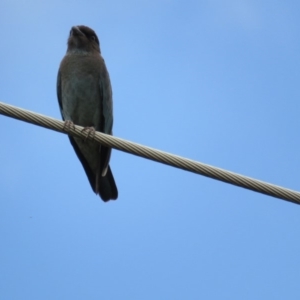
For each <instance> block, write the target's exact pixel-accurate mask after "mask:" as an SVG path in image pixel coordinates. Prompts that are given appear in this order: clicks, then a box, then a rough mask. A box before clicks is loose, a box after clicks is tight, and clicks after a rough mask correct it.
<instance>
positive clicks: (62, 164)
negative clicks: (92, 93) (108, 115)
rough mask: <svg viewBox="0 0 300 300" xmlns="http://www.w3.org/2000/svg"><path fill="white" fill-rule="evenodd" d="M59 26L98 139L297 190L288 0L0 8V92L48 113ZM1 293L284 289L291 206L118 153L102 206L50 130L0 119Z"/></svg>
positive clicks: (254, 294)
mask: <svg viewBox="0 0 300 300" xmlns="http://www.w3.org/2000/svg"><path fill="white" fill-rule="evenodd" d="M73 25H87V26H90V27H91V28H93V29H94V30H95V31H96V32H97V34H98V37H99V39H100V45H101V50H102V54H103V57H104V58H105V61H106V64H107V67H108V70H109V73H110V76H111V81H112V87H113V93H114V134H115V135H116V136H118V137H121V138H124V139H129V140H131V141H134V142H137V143H140V144H144V145H147V146H151V147H155V148H158V149H161V150H164V151H168V152H171V153H174V154H177V155H181V156H184V157H188V158H191V159H195V160H198V161H201V162H204V163H207V164H210V165H213V166H217V167H220V168H224V169H227V170H230V171H233V172H237V173H240V174H243V175H246V176H250V177H254V178H257V179H260V180H264V181H267V182H270V183H274V184H277V185H281V186H284V187H287V188H291V189H294V190H298V191H299V190H300V181H299V173H300V171H299V170H300V160H299V153H300V142H299V128H300V118H299V110H300V107H299V97H300V89H299V78H300V76H299V71H300V41H299V32H300V2H299V1H296V0H294V1H293V0H286V1H277V0H275V1H266V0H256V1H254V0H228V1H225V0H224V1H222V0H210V1H205V0H204V1H192V0H184V1H183V0H182V1H179V0H178V1H175V0H151V1H150V0H144V1H143V0H140V1H138V0H127V1H123V0H119V1H114V0H101V1H89V0H87V1H58V0H52V1H36V0H28V1H12V0H2V1H1V3H0V31H1V47H0V101H2V102H6V103H8V104H12V105H16V106H20V107H22V108H25V109H29V110H32V111H35V112H38V113H41V114H45V115H48V116H51V117H54V118H59V119H60V112H59V108H58V103H57V99H56V75H57V70H58V66H59V63H60V61H61V59H62V57H63V56H64V54H65V51H66V42H67V38H68V34H69V30H70V28H71V26H73ZM0 132H1V147H0V164H1V167H0V182H1V184H0V298H1V299H5V300H6V299H30V300H32V299H75V300H76V299H147V300H148V299H151V300H153V299H272V300H273V299H300V285H299V276H300V255H299V253H300V242H299V240H300V239H299V236H300V207H299V206H297V205H295V204H291V203H288V202H285V201H281V200H278V199H275V198H271V197H268V196H265V195H261V194H258V193H254V192H251V191H248V190H245V189H241V188H238V187H235V186H231V185H228V184H225V183H222V182H219V181H215V180H212V179H209V178H205V177H202V176H199V175H195V174H192V173H188V172H185V171H181V170H178V169H175V168H171V167H168V166H165V165H161V164H158V163H155V162H152V161H149V160H145V159H142V158H139V157H135V156H132V155H129V154H126V153H123V152H119V151H113V153H112V160H111V168H112V171H113V173H114V176H115V180H116V183H117V186H118V189H119V199H118V200H117V201H115V202H109V203H103V202H102V201H101V200H100V198H99V197H98V196H96V195H95V194H94V193H93V192H92V190H91V188H90V185H89V182H88V180H87V178H86V175H85V173H84V170H83V168H82V166H81V164H80V162H79V161H78V159H77V157H76V155H75V153H74V151H73V148H72V147H71V145H70V143H69V140H68V138H67V136H66V135H64V134H59V133H57V132H54V131H50V130H46V129H43V128H41V127H37V126H34V125H31V124H27V123H24V122H21V121H17V120H14V119H10V118H7V117H4V116H0Z"/></svg>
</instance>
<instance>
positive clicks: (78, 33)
mask: <svg viewBox="0 0 300 300" xmlns="http://www.w3.org/2000/svg"><path fill="white" fill-rule="evenodd" d="M71 35H72V36H81V35H84V33H82V32H81V31H80V29H79V28H78V27H77V26H73V27H72V29H71Z"/></svg>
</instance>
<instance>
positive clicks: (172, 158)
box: [0, 102, 300, 204]
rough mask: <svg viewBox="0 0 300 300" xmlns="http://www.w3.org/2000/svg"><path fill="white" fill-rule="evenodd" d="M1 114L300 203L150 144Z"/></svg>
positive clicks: (294, 196)
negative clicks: (144, 144)
mask: <svg viewBox="0 0 300 300" xmlns="http://www.w3.org/2000/svg"><path fill="white" fill-rule="evenodd" d="M0 114H2V115H5V116H8V117H12V118H15V119H18V120H21V121H25V122H28V123H31V124H35V125H38V126H42V127H45V128H48V129H52V130H55V131H59V132H62V133H65V134H69V135H72V136H75V137H80V138H83V139H90V140H94V141H96V142H97V143H100V144H102V145H104V146H108V147H111V148H114V149H117V150H121V151H124V152H127V153H131V154H134V155H137V156H140V157H144V158H147V159H150V160H154V161H157V162H160V163H163V164H166V165H169V166H173V167H176V168H179V169H182V170H186V171H190V172H193V173H196V174H200V175H203V176H206V177H209V178H213V179H217V180H220V181H223V182H227V183H230V184H233V185H236V186H240V187H243V188H245V189H248V190H252V191H255V192H259V193H262V194H265V195H269V196H272V197H275V198H279V199H282V200H286V201H289V202H293V203H296V204H300V193H299V192H296V191H292V190H290V189H286V188H282V187H279V186H276V185H273V184H270V183H266V182H263V181H260V180H257V179H252V178H250V177H246V176H243V175H239V174H236V173H232V172H229V171H226V170H223V169H219V168H216V167H212V166H210V165H207V164H203V163H200V162H197V161H193V160H190V159H187V158H183V157H180V156H177V155H173V154H170V153H166V152H163V151H160V150H156V149H153V148H150V147H146V146H143V145H139V144H137V143H133V142H129V141H126V140H123V139H120V138H117V137H113V136H110V135H107V134H104V133H101V132H95V135H93V136H90V135H89V134H88V132H87V131H83V130H82V129H83V127H81V126H78V125H74V128H69V127H68V128H66V126H64V125H65V123H64V122H63V121H60V120H56V119H53V118H50V117H47V116H44V115H40V114H37V113H34V112H31V111H28V110H25V109H21V108H18V107H15V106H12V105H8V104H5V103H2V102H0Z"/></svg>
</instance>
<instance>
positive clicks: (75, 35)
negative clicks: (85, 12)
mask: <svg viewBox="0 0 300 300" xmlns="http://www.w3.org/2000/svg"><path fill="white" fill-rule="evenodd" d="M95 51H96V52H98V53H100V45H99V39H98V37H97V34H96V33H95V31H94V30H93V29H91V28H89V27H87V26H84V25H80V26H73V27H72V28H71V31H70V36H69V39H68V51H67V52H95Z"/></svg>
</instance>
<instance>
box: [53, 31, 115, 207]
mask: <svg viewBox="0 0 300 300" xmlns="http://www.w3.org/2000/svg"><path fill="white" fill-rule="evenodd" d="M67 46H68V47H67V52H66V54H65V56H64V57H63V59H62V61H61V63H60V66H59V70H58V75H57V98H58V103H59V108H60V112H61V115H62V119H63V120H64V121H65V126H66V127H69V126H72V125H73V126H74V124H76V125H80V126H83V127H84V130H88V131H89V133H95V131H100V132H103V133H106V134H110V135H112V127H113V100H112V87H111V82H110V77H109V73H108V71H107V68H106V65H105V61H104V59H103V57H102V55H101V51H100V44H99V39H98V37H97V34H96V33H95V31H94V30H93V29H91V28H89V27H87V26H85V25H78V26H73V27H72V28H71V30H70V34H69V37H68V42H67ZM69 139H70V142H71V145H72V146H73V148H74V150H75V153H76V155H77V157H78V159H79V160H80V162H81V164H82V166H83V168H84V170H85V173H86V175H87V178H88V180H89V182H90V185H91V187H92V189H93V191H94V192H95V193H96V194H98V195H99V196H100V197H101V199H102V200H103V201H104V202H107V201H109V200H116V199H117V198H118V189H117V186H116V183H115V180H114V177H113V174H112V171H111V168H110V165H109V161H110V156H111V148H109V147H105V146H102V145H99V144H97V143H95V142H93V141H90V140H83V139H80V138H77V137H72V136H70V135H69Z"/></svg>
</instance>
